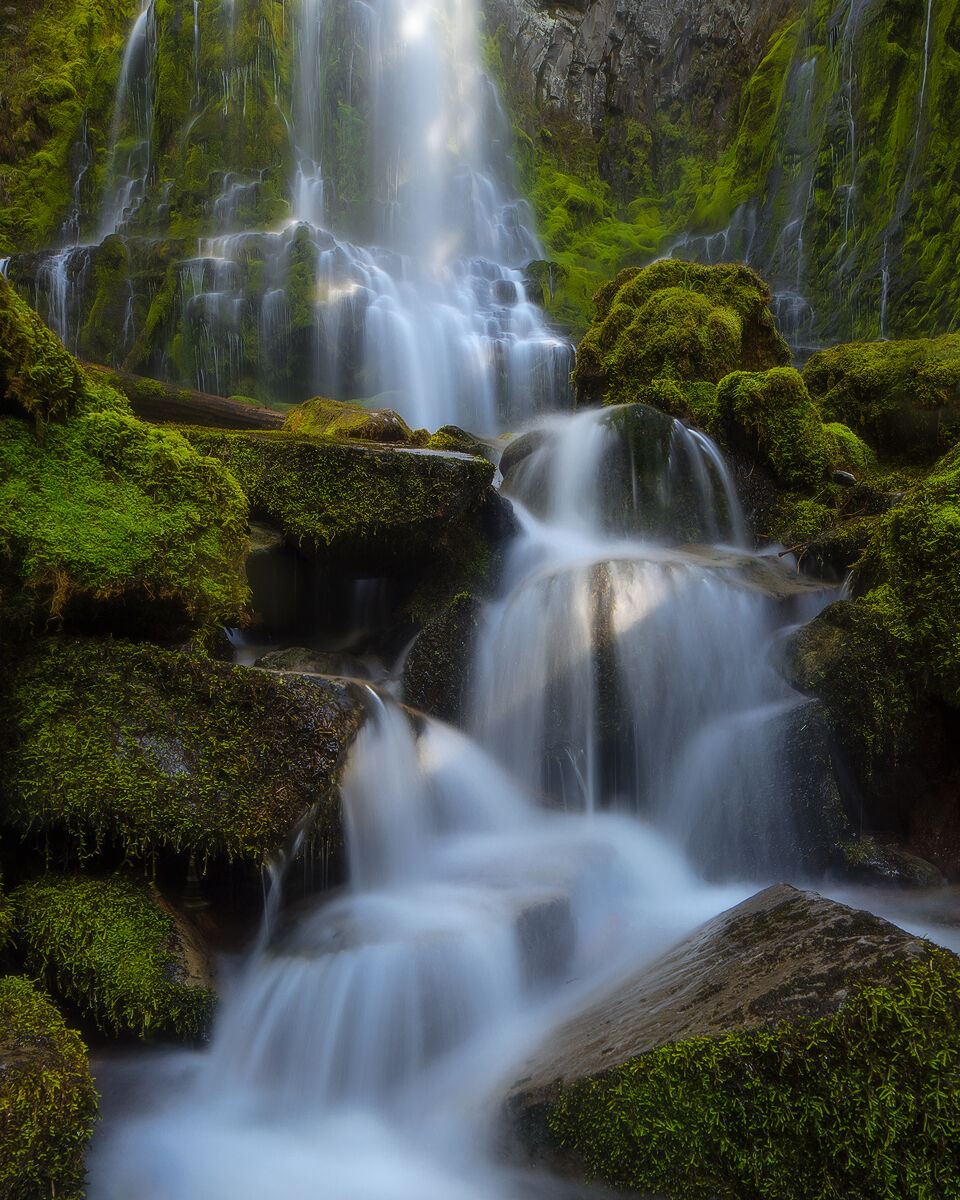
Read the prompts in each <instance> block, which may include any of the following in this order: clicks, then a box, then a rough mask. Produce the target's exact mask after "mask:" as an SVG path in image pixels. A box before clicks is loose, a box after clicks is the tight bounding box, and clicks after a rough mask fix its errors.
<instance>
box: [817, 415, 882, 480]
mask: <svg viewBox="0 0 960 1200" xmlns="http://www.w3.org/2000/svg"><path fill="white" fill-rule="evenodd" d="M823 431H824V433H825V434H826V435H827V441H828V444H829V447H830V457H831V459H832V465H833V468H834V470H840V471H849V472H850V473H851V474H852V475H855V476H857V477H858V478H860V477H862V476H865V475H869V474H871V473H872V472H873V471H875V470H876V467H877V456H876V454H874V452H873V450H871V448H870V447H869V446H868V445H867V443H866V442H865V441H863V440H862V439H861V438H858V437H857V435H856V434H855V433H854V432H853V430H852V429H851V428H850V427H849V426H847V425H843V424H842V423H841V422H839V421H831V422H829V423H828V424H825V425H824V427H823Z"/></svg>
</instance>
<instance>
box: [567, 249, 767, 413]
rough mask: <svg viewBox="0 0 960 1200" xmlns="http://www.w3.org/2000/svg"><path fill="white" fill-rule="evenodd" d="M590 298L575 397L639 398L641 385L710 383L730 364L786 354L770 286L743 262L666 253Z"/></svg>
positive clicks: (753, 364)
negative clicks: (718, 263) (705, 262)
mask: <svg viewBox="0 0 960 1200" xmlns="http://www.w3.org/2000/svg"><path fill="white" fill-rule="evenodd" d="M594 302H595V305H596V317H595V319H594V323H593V325H592V326H591V328H590V330H589V331H588V333H587V335H586V337H585V338H584V339H583V341H582V342H581V343H580V346H579V349H578V351H577V365H576V368H575V370H574V372H573V382H574V384H575V386H576V388H577V392H578V396H579V397H580V399H581V401H584V400H586V401H596V400H600V399H603V400H604V401H605V402H606V403H629V402H630V401H632V400H637V399H641V398H644V397H645V395H646V393H643V394H642V393H641V389H644V388H650V387H654V388H660V389H664V390H666V391H668V392H669V390H670V389H669V385H671V384H672V385H677V384H685V383H690V382H697V383H714V384H716V383H719V382H720V380H721V379H723V378H724V376H726V375H729V374H730V372H732V371H736V370H751V371H762V370H764V369H766V368H769V367H778V366H784V365H785V364H787V363H788V362H789V361H790V351H789V350H788V348H787V345H786V343H785V342H784V341H783V339H782V338H781V337H780V335H779V333H777V330H776V327H775V325H774V323H773V317H772V315H771V313H770V292H769V290H768V289H767V287H766V285H765V284H764V283H763V281H762V280H761V279H760V278H759V276H757V275H755V274H754V272H753V271H751V270H749V269H748V268H747V267H742V266H723V267H702V266H699V265H698V264H696V263H685V262H680V261H678V260H675V259H671V260H668V261H664V262H658V263H654V265H653V266H651V267H647V268H646V270H643V271H640V270H638V269H635V268H628V269H626V270H624V271H621V272H620V274H619V275H617V277H616V278H615V279H614V280H613V281H612V282H611V283H609V284H606V285H605V286H604V287H602V288H601V289H600V290H599V291H598V292H597V294H596V296H595V297H594ZM668 403H670V404H671V408H672V407H673V403H672V402H671V401H668Z"/></svg>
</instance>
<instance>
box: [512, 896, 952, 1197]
mask: <svg viewBox="0 0 960 1200" xmlns="http://www.w3.org/2000/svg"><path fill="white" fill-rule="evenodd" d="M958 1036H960V961H958V959H957V958H956V956H955V955H953V954H950V953H949V952H947V951H943V950H939V949H933V948H931V947H930V946H929V944H928V943H925V942H923V941H922V940H921V939H919V938H914V937H911V936H910V935H908V934H906V933H904V932H903V931H902V930H899V929H897V928H896V927H894V926H892V925H890V924H888V923H887V922H885V921H882V920H880V919H879V918H877V917H874V916H872V915H870V914H868V913H863V912H855V911H853V910H851V909H848V908H845V907H844V906H843V905H838V904H835V903H833V902H831V901H827V900H823V899H822V898H820V897H817V896H815V895H813V894H812V893H799V892H796V891H794V890H793V889H792V888H788V887H786V886H783V885H781V886H779V887H775V888H769V889H767V891H765V892H762V893H760V894H759V895H758V896H756V897H754V898H753V899H751V900H748V901H746V902H744V903H743V904H741V905H738V906H737V908H735V909H732V910H731V911H730V912H728V913H725V914H722V915H721V916H720V917H718V918H715V920H713V921H711V922H709V923H708V924H707V925H706V926H703V927H701V928H700V929H698V930H696V931H695V933H694V934H693V935H691V937H690V938H689V939H687V940H686V941H685V942H684V943H682V944H681V945H680V946H678V947H676V948H675V949H674V950H671V951H669V952H668V953H667V954H666V955H664V956H663V957H662V958H661V959H658V960H657V961H656V962H655V963H653V964H651V965H649V966H648V967H647V968H646V969H645V970H644V972H642V974H640V975H638V976H637V977H636V978H635V979H633V980H631V981H628V982H626V983H625V984H623V983H622V984H619V985H617V987H616V988H615V990H614V991H613V993H612V994H611V995H610V996H608V997H606V998H602V999H600V1000H599V1001H597V1002H596V1003H595V1004H594V1005H593V1006H592V1007H591V1009H590V1010H588V1012H586V1013H585V1014H583V1015H581V1016H579V1017H577V1018H575V1019H574V1020H573V1021H572V1022H571V1023H570V1025H569V1026H567V1027H565V1028H563V1029H561V1030H559V1031H558V1032H557V1033H556V1034H554V1035H552V1036H551V1037H550V1038H549V1040H548V1042H547V1044H546V1045H545V1046H544V1047H542V1048H541V1049H540V1050H539V1051H538V1052H537V1053H536V1055H535V1056H534V1059H533V1060H532V1061H531V1062H530V1063H528V1064H526V1072H527V1073H529V1078H528V1079H526V1080H525V1081H524V1082H523V1083H522V1084H520V1085H518V1087H517V1089H516V1091H515V1093H514V1096H513V1105H512V1107H513V1116H514V1118H515V1123H516V1124H519V1125H520V1128H521V1132H523V1133H525V1134H526V1139H527V1141H528V1144H529V1140H530V1137H531V1135H532V1136H534V1137H536V1138H538V1139H539V1140H540V1141H541V1143H544V1142H545V1143H546V1146H547V1147H548V1148H556V1147H557V1146H558V1144H559V1146H560V1147H561V1148H562V1149H561V1152H565V1153H566V1154H567V1155H568V1156H573V1157H574V1158H575V1159H576V1160H578V1161H579V1162H580V1163H581V1164H582V1165H583V1166H584V1167H585V1168H586V1170H587V1172H588V1174H590V1175H592V1176H595V1177H598V1178H600V1179H602V1180H604V1181H606V1182H608V1183H611V1184H613V1185H614V1186H616V1187H618V1188H625V1189H629V1190H631V1191H638V1192H642V1193H643V1194H647V1193H648V1192H652V1193H656V1194H658V1195H659V1194H663V1195H672V1196H677V1195H679V1196H685V1197H692V1198H698V1200H699V1198H702V1200H716V1198H717V1197H724V1198H727V1200H740V1198H742V1197H745V1196H749V1197H755V1198H756V1200H765V1198H769V1200H785V1198H795V1200H828V1198H833V1197H836V1196H854V1195H857V1196H871V1197H894V1196H897V1197H899V1196H921V1197H925V1198H928V1200H934V1198H935V1197H940V1196H945V1195H952V1194H953V1193H954V1192H955V1191H956V1190H957V1188H958V1187H960V1169H958V1160H957V1156H956V1153H955V1148H956V1132H955V1130H956V1123H957V1120H958V1117H960V1095H958V1092H957V1087H958V1084H960V1060H958V1057H957V1054H956V1045H957V1038H958Z"/></svg>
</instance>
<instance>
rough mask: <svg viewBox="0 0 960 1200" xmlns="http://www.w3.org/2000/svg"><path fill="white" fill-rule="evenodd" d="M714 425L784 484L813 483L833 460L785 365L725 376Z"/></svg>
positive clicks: (814, 414)
mask: <svg viewBox="0 0 960 1200" xmlns="http://www.w3.org/2000/svg"><path fill="white" fill-rule="evenodd" d="M717 427H718V429H719V431H720V432H721V434H722V436H723V437H724V439H725V440H726V441H728V442H729V443H730V444H732V445H735V446H737V447H739V448H740V449H742V450H744V451H746V452H748V453H749V454H750V455H751V456H752V457H754V458H756V459H757V460H758V461H760V462H763V463H765V464H766V465H767V466H768V467H769V468H770V469H771V471H772V472H773V474H774V476H775V478H776V479H777V481H778V482H779V483H781V484H783V485H785V486H786V487H804V486H806V487H815V486H816V485H817V484H818V483H819V482H820V481H821V480H822V479H823V476H824V474H825V472H826V469H827V466H828V464H829V463H830V460H831V451H832V447H831V445H830V442H829V439H828V438H827V435H826V433H825V432H824V427H823V422H822V421H821V419H820V414H819V412H818V411H817V408H816V406H815V405H814V404H813V403H812V401H811V400H810V397H809V395H808V394H807V389H806V388H805V387H804V386H803V380H802V379H801V378H800V376H799V375H798V374H797V372H796V371H794V370H792V369H791V368H789V367H780V368H777V369H775V370H772V371H765V372H761V373H758V374H750V373H748V372H745V371H738V372H736V373H735V374H732V375H728V376H727V377H726V378H725V379H724V380H722V382H721V383H720V386H719V388H718V389H717Z"/></svg>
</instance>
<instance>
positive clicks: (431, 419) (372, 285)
mask: <svg viewBox="0 0 960 1200" xmlns="http://www.w3.org/2000/svg"><path fill="white" fill-rule="evenodd" d="M176 7H179V9H180V10H181V11H180V12H179V14H178V16H179V19H180V22H181V24H183V25H187V26H188V28H187V34H189V36H187V34H185V33H184V32H183V30H182V29H181V30H180V32H179V33H177V28H179V27H175V24H174V21H175V15H176V14H171V13H170V12H165V13H163V14H160V13H159V12H158V10H157V6H156V3H155V0H147V2H146V3H145V4H144V6H143V8H142V10H141V11H140V13H139V15H138V16H137V18H136V20H135V21H134V24H133V27H132V29H131V32H130V36H129V39H128V42H127V46H126V50H125V52H124V57H123V62H122V65H121V69H120V75H119V81H118V84H117V88H116V98H115V105H114V115H113V119H112V124H111V130H110V142H111V146H110V149H109V153H108V157H107V162H106V168H105V172H104V184H103V187H102V191H101V198H100V202H99V206H98V211H97V212H96V213H87V214H84V213H74V214H73V215H72V216H71V219H70V221H69V222H68V225H67V226H65V227H64V230H63V238H64V243H65V244H64V245H63V246H62V247H60V248H59V249H58V250H57V251H55V252H53V253H51V254H49V255H47V256H45V257H44V259H43V260H42V263H41V265H40V267H39V269H35V270H34V273H33V286H34V299H35V301H36V304H37V306H38V308H39V309H40V311H41V312H42V313H43V314H44V315H45V316H46V317H47V319H48V320H49V321H50V323H51V325H52V326H53V327H54V328H55V329H56V331H57V332H58V333H59V334H60V335H61V337H63V339H64V341H65V342H66V343H67V345H68V346H70V347H71V348H73V349H75V350H81V351H82V352H83V353H84V355H85V356H86V357H97V355H98V353H101V354H103V355H105V356H108V357H112V358H113V359H114V360H116V361H117V362H118V363H119V362H124V363H125V364H126V365H127V366H128V367H132V368H133V369H138V368H139V369H142V370H151V371H153V372H154V373H157V374H161V375H167V376H172V377H174V378H180V379H181V380H182V381H183V382H186V383H190V384H193V385H194V386H196V387H198V388H200V389H202V390H208V391H213V392H216V393H219V394H223V395H229V394H234V393H237V392H249V391H253V392H255V393H256V394H258V395H259V396H260V397H261V398H263V399H267V400H280V401H297V400H303V399H305V398H306V397H307V396H310V395H315V394H317V393H323V394H326V395H332V396H334V397H337V398H340V399H360V400H363V399H372V398H375V397H376V398H377V402H378V403H382V402H387V403H390V404H391V405H392V406H393V407H395V408H397V409H398V410H399V411H400V412H401V414H402V415H403V416H404V417H405V418H406V419H407V421H408V422H409V423H410V424H411V425H414V426H427V427H429V428H431V429H435V428H437V427H438V426H440V425H442V424H444V423H449V422H454V423H457V424H462V425H464V426H467V427H469V428H471V429H474V430H477V431H479V432H486V433H493V432H495V431H496V430H497V429H499V428H501V427H502V426H503V425H504V424H513V425H515V424H516V423H517V422H518V421H520V420H522V419H523V418H524V417H526V416H529V415H530V414H532V413H534V412H537V411H542V410H549V409H553V408H556V407H558V406H559V405H561V404H562V402H563V400H564V398H565V396H566V391H567V386H568V385H567V379H568V376H569V372H570V368H571V365H572V349H571V347H570V346H569V344H568V343H567V341H566V340H565V339H564V338H563V337H562V336H559V335H557V334H555V333H554V332H552V331H551V330H549V329H548V328H547V327H546V325H545V324H544V320H543V317H542V314H541V313H540V312H539V310H538V309H537V308H536V307H535V306H534V305H533V304H531V303H530V302H529V301H528V300H527V298H526V293H525V289H524V282H523V269H522V268H523V266H524V264H526V263H528V262H530V261H531V260H533V259H537V258H540V257H542V251H541V250H540V247H539V244H538V242H537V239H536V235H535V233H534V231H533V227H532V221H531V217H530V213H529V211H528V209H527V206H526V204H525V203H524V202H523V201H522V200H520V199H519V196H518V192H517V187H516V183H515V179H514V171H513V166H512V162H511V160H510V157H509V154H508V149H507V148H508V145H509V142H510V133H509V127H508V125H507V122H506V120H505V117H504V115H503V113H502V111H501V109H500V105H499V101H498V98H497V95H496V90H495V88H494V87H493V85H492V84H491V81H490V80H489V78H488V77H487V76H486V74H485V73H484V71H483V70H482V69H481V66H480V64H479V60H478V56H477V36H476V24H477V13H476V10H475V7H474V5H473V3H471V2H470V0H370V2H369V3H366V2H365V3H359V2H347V0H300V2H299V3H296V4H287V5H286V6H284V8H283V10H282V11H283V13H284V16H283V18H282V20H281V19H280V18H278V17H276V16H271V17H270V18H269V19H268V17H267V16H266V15H263V14H261V15H260V16H259V18H258V16H257V14H258V12H259V10H260V9H261V8H264V6H263V5H262V0H235V2H231V3H230V4H223V3H220V2H215V0H194V2H193V3H192V4H186V3H182V4H180V5H179V6H176ZM266 7H270V8H273V9H276V6H266ZM265 11H266V10H265V9H264V14H265ZM241 14H242V15H243V17H244V20H245V21H246V23H247V24H246V26H245V27H241V26H240V24H238V22H239V20H240V16H241ZM257 21H259V23H257ZM244 29H246V31H247V32H246V36H242V35H243V32H244ZM177 37H179V41H177V40H176V38H177ZM183 51H186V52H187V55H186V62H185V63H180V64H179V65H178V66H177V68H176V69H178V70H179V72H180V77H181V82H180V88H181V89H182V90H183V91H184V92H186V95H185V96H182V95H173V96H171V95H170V94H168V91H167V89H168V88H169V84H168V83H165V81H164V79H163V76H164V74H167V75H169V74H170V73H171V70H172V69H173V68H171V66H170V64H169V58H170V56H171V55H172V54H175V53H178V52H179V53H183ZM175 102H176V103H175ZM174 110H176V111H174ZM254 120H255V121H256V122H258V123H259V124H258V125H257V126H256V128H261V127H262V131H263V132H262V135H261V138H260V141H259V142H254V141H253V140H252V133H251V131H250V128H248V126H249V127H251V128H252V127H253V126H252V122H253V121H254ZM178 125H179V129H177V126H178ZM171 138H172V139H173V140H174V142H175V144H177V145H178V146H180V147H183V146H186V147H187V148H188V149H187V150H186V152H185V155H184V158H183V162H182V163H177V164H175V166H174V167H171V161H170V159H169V151H168V149H167V147H168V146H169V145H170V143H171ZM214 138H215V139H217V141H216V145H215V148H213V149H211V148H210V145H211V142H210V140H211V139H214ZM278 138H279V139H280V141H281V143H282V145H279V146H278V145H277V139H278ZM178 153H183V151H182V150H181V151H178ZM258 160H259V161H258ZM281 164H284V165H283V166H282V167H281ZM281 171H282V172H283V173H285V175H286V177H285V178H284V177H283V174H281ZM193 174H196V180H195V181H194V180H193V179H192V178H191V175H193ZM211 180H213V181H216V180H219V181H220V182H219V183H218V184H217V185H216V187H215V188H214V191H213V193H212V194H209V195H206V196H204V188H206V187H207V186H208V185H209V183H210V181H211ZM268 218H269V219H268ZM180 228H184V229H186V230H188V231H189V230H191V229H192V228H196V229H197V230H198V231H199V236H198V237H192V236H186V237H181V236H180V234H179V232H178V231H179V230H180ZM81 231H85V233H84V235H83V236H82V234H81ZM84 237H85V240H84ZM171 255H172V257H170V256H171ZM31 261H32V260H31ZM108 268H109V270H110V271H112V272H113V273H114V275H115V276H116V279H115V280H114V281H113V285H112V289H111V293H112V294H111V295H109V296H106V297H104V296H101V294H100V293H101V292H102V291H103V290H104V284H103V279H104V273H105V272H106V271H107V270H108ZM22 269H25V265H24V264H21V265H20V266H19V267H18V263H17V261H16V260H15V261H14V262H13V264H12V266H11V268H10V270H11V275H12V277H13V278H14V279H15V280H16V279H17V278H18V270H22ZM118 291H119V292H123V293H125V295H124V298H123V300H122V301H121V303H120V304H119V305H118V304H117V302H116V296H115V294H114V293H116V292H118ZM158 293H159V298H158ZM93 310H96V315H97V320H98V322H100V323H101V324H103V323H108V324H109V323H112V324H113V325H114V326H115V328H113V329H111V330H109V333H110V334H112V339H111V338H110V337H108V336H106V335H107V333H108V331H107V330H106V329H104V330H103V331H102V333H101V334H99V335H97V336H100V337H102V344H103V349H102V351H101V350H99V347H98V345H97V344H96V341H95V331H94V330H93V329H92V328H91V327H90V321H91V316H92V312H93ZM154 343H156V345H154ZM385 394H388V395H385Z"/></svg>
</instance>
